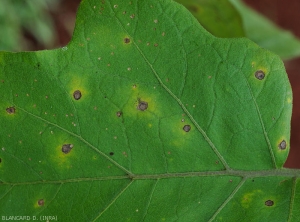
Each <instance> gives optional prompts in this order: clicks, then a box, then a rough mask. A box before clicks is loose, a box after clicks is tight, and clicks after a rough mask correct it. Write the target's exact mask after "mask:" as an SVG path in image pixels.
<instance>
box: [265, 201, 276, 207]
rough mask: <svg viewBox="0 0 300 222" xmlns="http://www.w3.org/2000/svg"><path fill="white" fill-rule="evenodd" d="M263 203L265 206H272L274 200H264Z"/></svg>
mask: <svg viewBox="0 0 300 222" xmlns="http://www.w3.org/2000/svg"><path fill="white" fill-rule="evenodd" d="M265 205H266V206H267V207H272V206H273V205H274V201H273V200H267V201H266V202H265Z"/></svg>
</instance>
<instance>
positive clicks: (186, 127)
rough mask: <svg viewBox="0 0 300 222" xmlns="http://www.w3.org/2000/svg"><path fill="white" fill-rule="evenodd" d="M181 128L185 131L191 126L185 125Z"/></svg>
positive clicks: (188, 130)
mask: <svg viewBox="0 0 300 222" xmlns="http://www.w3.org/2000/svg"><path fill="white" fill-rule="evenodd" d="M182 129H183V130H184V131H185V132H190V130H191V126H190V125H185V126H184V127H183V128H182Z"/></svg>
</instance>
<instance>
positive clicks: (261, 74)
mask: <svg viewBox="0 0 300 222" xmlns="http://www.w3.org/2000/svg"><path fill="white" fill-rule="evenodd" d="M255 77H256V78H257V79H258V80H263V79H264V78H265V73H264V72H263V71H262V70H258V71H256V72H255Z"/></svg>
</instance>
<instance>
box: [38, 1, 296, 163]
mask: <svg viewBox="0 0 300 222" xmlns="http://www.w3.org/2000/svg"><path fill="white" fill-rule="evenodd" d="M245 2H246V3H247V4H248V5H250V6H251V7H253V8H255V9H256V10H257V11H259V12H261V13H262V14H264V15H265V16H266V17H268V18H269V19H271V20H272V21H273V22H275V23H276V24H277V25H278V26H280V27H282V28H284V29H287V30H290V31H291V32H293V33H294V34H295V35H296V36H297V37H299V38H300V26H299V18H300V14H299V13H300V0H288V1H286V0H245ZM79 3H80V0H62V1H61V5H60V6H59V8H58V10H57V11H56V12H55V13H52V15H53V18H54V20H55V27H56V30H57V33H58V35H57V40H56V44H55V46H54V47H55V48H57V47H60V46H65V45H66V44H67V43H68V42H69V41H70V39H71V35H72V31H73V28H74V24H75V13H76V10H77V7H78V6H79ZM261 31H263V30H261ZM37 49H43V47H42V46H39V45H36V50H37ZM285 65H286V70H287V73H288V76H289V79H290V82H291V85H292V88H293V94H294V102H293V105H294V106H293V116H292V130H291V150H290V154H289V158H288V160H287V162H286V164H285V167H289V168H300V124H299V123H300V96H299V95H300V78H299V76H300V58H299V59H293V60H290V61H286V62H285Z"/></svg>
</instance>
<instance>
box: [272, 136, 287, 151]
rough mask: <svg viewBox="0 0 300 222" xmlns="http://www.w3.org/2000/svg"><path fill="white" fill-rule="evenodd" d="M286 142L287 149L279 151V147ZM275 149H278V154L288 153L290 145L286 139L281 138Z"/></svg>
mask: <svg viewBox="0 0 300 222" xmlns="http://www.w3.org/2000/svg"><path fill="white" fill-rule="evenodd" d="M283 140H284V141H285V142H286V149H279V145H280V143H281V142H282V141H283ZM275 147H276V152H277V153H286V152H288V151H289V144H288V141H286V139H285V138H284V137H283V136H282V137H280V138H279V139H278V140H277V141H276V144H275Z"/></svg>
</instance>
